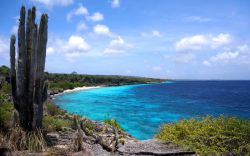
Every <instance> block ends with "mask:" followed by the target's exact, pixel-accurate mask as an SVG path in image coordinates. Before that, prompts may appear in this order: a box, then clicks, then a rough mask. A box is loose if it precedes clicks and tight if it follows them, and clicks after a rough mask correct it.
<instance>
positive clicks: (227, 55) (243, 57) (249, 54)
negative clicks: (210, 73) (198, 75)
mask: <svg viewBox="0 0 250 156" xmlns="http://www.w3.org/2000/svg"><path fill="white" fill-rule="evenodd" d="M233 49H235V50H233ZM204 62H207V63H208V64H210V65H212V64H218V63H220V64H221V63H236V64H250V49H249V47H248V45H246V44H244V45H239V46H237V47H236V48H231V49H230V48H228V49H227V51H224V52H220V53H217V54H216V55H215V56H212V57H210V58H209V59H208V60H205V61H203V64H204ZM204 65H206V64H204Z"/></svg>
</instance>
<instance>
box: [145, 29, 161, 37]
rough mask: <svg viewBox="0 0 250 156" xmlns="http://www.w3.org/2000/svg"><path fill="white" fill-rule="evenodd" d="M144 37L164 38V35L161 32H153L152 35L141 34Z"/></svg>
mask: <svg viewBox="0 0 250 156" xmlns="http://www.w3.org/2000/svg"><path fill="white" fill-rule="evenodd" d="M141 36H142V37H162V36H163V35H162V33H161V32H160V31H159V30H152V31H151V32H150V33H141Z"/></svg>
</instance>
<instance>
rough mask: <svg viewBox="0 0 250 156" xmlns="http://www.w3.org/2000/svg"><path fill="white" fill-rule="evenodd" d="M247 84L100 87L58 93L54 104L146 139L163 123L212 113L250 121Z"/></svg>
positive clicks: (214, 83)
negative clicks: (115, 124) (108, 120)
mask: <svg viewBox="0 0 250 156" xmlns="http://www.w3.org/2000/svg"><path fill="white" fill-rule="evenodd" d="M249 90H250V81H225V82H223V81H222V82H220V81H207V82H206V81H180V82H174V83H160V84H145V85H129V86H118V87H104V88H98V89H91V90H85V91H78V92H71V93H66V94H62V95H60V96H57V97H56V98H55V102H56V104H58V105H59V106H60V107H61V108H63V109H65V110H67V111H68V112H71V113H77V114H79V115H82V116H87V117H89V118H90V119H94V120H99V121H102V120H104V119H106V118H115V119H117V120H118V122H119V123H120V124H121V126H122V127H123V128H124V129H125V130H126V131H127V132H128V133H129V134H131V135H133V136H134V137H136V138H138V139H141V140H144V139H150V138H152V137H153V136H154V134H155V133H156V132H157V130H158V129H159V126H160V125H161V124H162V123H165V122H176V121H178V120H179V119H182V118H190V117H195V116H200V115H206V114H212V115H214V116H218V115H220V114H225V115H229V116H239V117H242V118H250V103H249V102H250V92H249Z"/></svg>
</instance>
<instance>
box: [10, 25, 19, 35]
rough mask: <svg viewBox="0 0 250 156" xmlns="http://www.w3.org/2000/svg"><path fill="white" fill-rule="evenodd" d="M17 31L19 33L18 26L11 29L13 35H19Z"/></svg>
mask: <svg viewBox="0 0 250 156" xmlns="http://www.w3.org/2000/svg"><path fill="white" fill-rule="evenodd" d="M17 31H18V26H17V25H14V26H13V27H12V28H11V34H17Z"/></svg>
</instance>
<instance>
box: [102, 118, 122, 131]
mask: <svg viewBox="0 0 250 156" xmlns="http://www.w3.org/2000/svg"><path fill="white" fill-rule="evenodd" d="M104 123H106V124H109V125H111V126H113V127H115V128H116V129H118V130H120V131H123V128H122V127H121V125H120V124H119V123H118V122H117V121H116V119H106V120H104Z"/></svg>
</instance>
